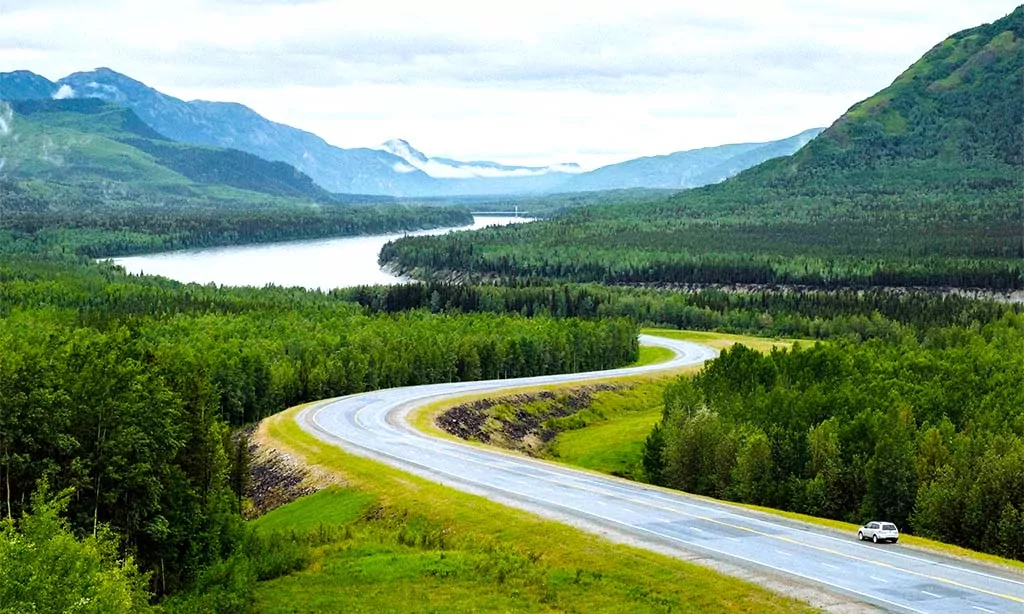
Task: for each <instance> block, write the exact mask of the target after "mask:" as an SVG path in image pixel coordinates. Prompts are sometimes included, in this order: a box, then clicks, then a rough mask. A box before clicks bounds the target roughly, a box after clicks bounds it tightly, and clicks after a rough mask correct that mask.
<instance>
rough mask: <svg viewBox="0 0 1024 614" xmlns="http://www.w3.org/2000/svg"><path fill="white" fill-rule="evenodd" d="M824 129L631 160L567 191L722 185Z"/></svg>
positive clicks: (575, 181)
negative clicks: (726, 180)
mask: <svg viewBox="0 0 1024 614" xmlns="http://www.w3.org/2000/svg"><path fill="white" fill-rule="evenodd" d="M822 130H823V129H822V128H812V129H810V130H805V131H803V132H801V133H800V134H797V135H795V136H791V137H789V138H785V139H782V140H778V141H769V142H766V143H738V144H733V145H719V146H717V147H704V148H702V149H692V150H688V151H677V152H675V153H671V154H667V155H664V156H650V157H645V158H636V159H634V160H627V161H626V162H620V163H618V164H612V165H609V166H604V167H601V168H598V169H595V170H592V171H590V172H588V173H583V174H581V175H577V176H575V177H573V178H571V179H569V180H568V182H566V184H565V185H564V186H563V190H564V191H567V192H569V191H572V192H581V191H596V190H613V189H623V188H675V189H683V188H695V187H698V186H702V185H707V184H711V183H718V182H719V181H722V180H724V179H728V178H729V177H732V176H733V175H735V174H737V173H739V172H740V171H743V170H745V169H748V168H750V167H752V166H755V165H757V164H760V163H761V162H764V161H765V160H769V159H771V158H777V157H779V156H788V155H790V154H792V153H793V152H795V151H797V150H799V149H800V148H801V147H803V146H804V145H806V144H807V143H808V142H810V141H811V139H813V138H814V137H815V136H817V135H818V134H819V133H820V132H821V131H822Z"/></svg>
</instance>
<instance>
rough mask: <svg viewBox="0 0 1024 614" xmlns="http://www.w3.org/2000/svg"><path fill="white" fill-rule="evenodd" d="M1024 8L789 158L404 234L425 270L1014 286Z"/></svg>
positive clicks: (406, 259)
mask: <svg viewBox="0 0 1024 614" xmlns="http://www.w3.org/2000/svg"><path fill="white" fill-rule="evenodd" d="M1022 37H1024V7H1021V8H1018V9H1017V10H1015V11H1014V12H1013V13H1012V14H1010V15H1008V16H1007V17H1004V18H1003V19H1000V20H999V21H997V22H994V23H992V24H986V25H983V26H980V27H977V28H973V29H970V30H965V31H963V32H960V33H958V34H956V35H954V36H952V37H950V38H949V39H947V40H945V41H943V42H942V43H941V44H939V45H937V46H936V47H935V48H933V49H932V50H931V51H929V52H928V53H927V54H926V55H925V56H924V57H922V59H921V60H920V61H918V62H916V63H915V64H914V65H913V66H911V67H910V68H908V69H907V70H906V71H905V72H904V73H903V74H902V75H900V76H899V77H898V78H897V79H896V80H895V81H894V82H893V84H892V85H891V86H890V87H888V88H886V89H884V90H882V91H881V92H879V93H878V94H876V95H875V96H872V97H870V98H869V99H867V100H865V101H863V102H860V103H858V104H856V105H854V106H853V107H852V108H851V109H850V110H849V111H848V112H847V113H846V114H844V115H843V116H842V117H841V118H840V119H839V120H837V121H836V122H835V123H834V124H833V125H832V126H831V127H830V128H829V129H827V130H826V131H825V132H823V133H822V134H821V135H819V136H818V137H817V138H816V139H814V140H813V141H811V143H809V144H808V145H807V146H806V147H804V148H803V149H801V150H800V151H799V152H797V153H796V154H795V155H793V156H791V157H783V158H776V159H773V160H769V161H767V162H765V163H763V164H761V165H759V166H757V167H754V168H752V169H750V170H747V171H745V172H743V173H740V174H739V175H738V176H736V177H735V178H733V179H731V180H728V181H725V182H723V183H722V184H719V185H714V186H707V187H703V188H698V189H694V190H690V191H687V192H683V193H680V194H678V195H675V196H672V197H669V198H667V199H665V200H662V201H660V202H650V203H629V204H621V205H619V204H610V205H605V206H600V207H592V208H588V209H587V210H585V211H576V212H572V213H569V214H567V215H566V216H564V217H562V218H559V219H556V220H553V221H550V222H545V223H538V224H529V225H524V226H520V227H516V228H504V229H492V230H486V231H483V232H479V233H476V234H474V235H472V236H465V235H463V236H452V237H444V238H430V239H420V238H415V239H407V240H402V241H400V242H397V243H396V244H393V245H391V246H388V247H387V248H385V253H384V254H383V255H382V257H383V258H384V259H386V260H387V261H390V262H391V263H392V264H394V265H395V266H397V268H398V269H399V270H402V271H406V272H413V273H417V274H419V275H423V276H431V275H439V274H441V275H450V274H452V273H453V272H455V274H457V275H459V276H462V275H464V274H465V272H466V271H474V275H478V276H486V277H499V278H512V277H515V278H523V277H538V276H539V277H547V278H555V279H562V280H574V281H602V282H606V283H644V284H651V283H654V284H658V283H668V284H683V283H764V284H809V285H815V286H826V287H834V286H848V285H854V286H864V285H898V286H918V285H923V286H980V287H987V288H1001V289H1010V288H1019V287H1021V284H1022V280H1021V271H1022V268H1021V261H1022V259H1024V246H1022V237H1021V234H1020V228H1021V223H1022V220H1021V208H1020V198H1021V194H1022V191H1024V174H1022V173H1021V153H1020V149H1019V143H1020V142H1021V141H1022V133H1021V130H1022V128H1021V127H1022V125H1024V96H1021V95H1020V92H1021V91H1024V87H1022V73H1024V53H1022V45H1024V43H1022Z"/></svg>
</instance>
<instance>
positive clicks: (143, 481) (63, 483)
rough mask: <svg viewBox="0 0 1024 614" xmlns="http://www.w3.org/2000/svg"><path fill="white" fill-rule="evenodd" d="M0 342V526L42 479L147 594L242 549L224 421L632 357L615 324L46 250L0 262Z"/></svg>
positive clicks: (72, 520)
mask: <svg viewBox="0 0 1024 614" xmlns="http://www.w3.org/2000/svg"><path fill="white" fill-rule="evenodd" d="M0 347H3V350H4V351H3V352H2V353H0V515H2V516H3V517H5V518H18V517H21V516H22V515H23V514H24V513H26V511H28V510H29V503H30V501H31V499H32V492H33V491H34V490H35V489H36V488H37V487H38V486H39V485H40V484H45V485H46V488H48V490H49V492H52V493H60V492H64V491H65V489H71V490H70V491H69V492H70V493H71V494H70V495H67V496H64V498H63V499H62V501H63V503H61V506H62V508H63V517H64V518H65V519H66V521H67V523H68V527H69V530H70V531H71V532H72V533H73V534H77V535H84V534H93V533H95V532H96V531H97V530H98V529H99V528H102V527H108V528H109V530H110V531H112V532H113V534H114V535H116V536H117V538H118V539H119V544H120V545H119V548H120V550H119V551H120V552H128V553H131V554H133V555H134V560H135V562H136V564H137V565H138V568H139V569H141V570H142V571H144V572H146V573H149V574H150V588H151V589H152V590H155V591H156V592H158V593H170V592H174V591H177V590H179V589H180V588H182V587H184V586H187V585H188V584H189V583H190V582H191V581H192V580H193V579H194V578H195V577H196V576H197V574H199V572H200V570H201V569H203V568H204V567H205V566H207V565H210V564H212V563H214V562H216V561H217V560H219V559H221V558H223V557H226V556H229V555H230V554H231V552H232V549H233V548H234V547H235V546H236V545H237V544H238V543H239V542H238V540H239V539H241V537H240V533H239V531H241V527H240V524H239V516H238V512H239V487H240V486H239V485H240V480H241V475H240V472H241V467H242V465H243V464H244V462H243V461H244V458H243V456H244V455H243V454H241V453H240V450H243V449H244V446H243V447H241V448H240V447H239V445H240V444H237V443H236V442H234V441H233V440H232V438H231V427H233V426H238V425H242V424H244V423H248V422H252V421H255V420H258V419H260V418H262V417H265V416H267V415H269V414H271V413H273V412H276V411H279V410H281V409H284V408H285V407H288V406H291V405H295V404H297V403H302V402H305V401H309V400H314V399H320V398H325V397H330V396H334V395H340V394H348V393H353V392H359V391H364V390H371V389H376V388H381V387H386V386H402V385H410V384H419V383H427V382H439V381H456V380H464V379H478V378H484V377H486V378H502V377H521V376H527V375H535V374H541V373H553V372H563V371H572V370H589V369H603V368H607V367H613V366H618V365H621V364H624V363H628V362H629V361H631V360H634V359H635V357H636V353H637V345H636V326H635V325H634V324H633V323H632V322H630V321H628V320H625V319H602V320H579V319H553V318H545V317H535V318H525V317H522V316H519V315H498V314H452V315H446V314H432V313H429V312H428V311H426V310H417V311H406V312H402V313H397V314H383V313H382V314H373V313H369V312H368V311H367V310H365V309H364V308H362V307H361V306H359V305H357V304H355V303H350V302H345V301H341V300H339V299H338V298H337V297H332V296H329V295H325V294H321V293H317V292H306V291H303V290H298V289H280V288H265V289H259V290H257V289H237V290H233V289H218V288H215V287H213V286H196V285H188V286H185V285H181V284H177V283H174V282H170V281H167V280H162V279H158V278H135V277H128V276H125V275H124V274H123V273H121V272H119V271H117V270H116V269H113V268H111V267H110V266H108V265H98V264H89V263H84V262H72V261H69V260H66V259H60V258H57V257H54V256H52V255H50V256H24V255H22V256H6V257H3V258H2V260H0ZM47 505H49V504H48V503H46V502H43V503H42V504H40V506H38V507H39V508H40V509H39V510H37V512H38V513H41V514H43V515H45V514H46V513H47V512H46V510H48V509H51V508H49V507H47ZM5 530H8V531H9V529H5ZM0 584H3V582H0ZM0 592H2V590H0Z"/></svg>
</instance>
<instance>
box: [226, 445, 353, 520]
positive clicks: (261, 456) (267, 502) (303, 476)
mask: <svg viewBox="0 0 1024 614" xmlns="http://www.w3.org/2000/svg"><path fill="white" fill-rule="evenodd" d="M245 435H246V436H247V437H248V440H249V471H248V481H247V483H246V487H245V500H246V505H244V506H243V510H242V515H243V516H244V517H245V518H246V519H247V520H251V519H253V518H257V517H259V516H262V515H263V514H266V513H267V512H269V511H270V510H273V509H276V508H278V507H281V506H282V505H284V504H286V503H291V502H292V501H294V500H296V499H298V498H299V497H303V496H305V495H309V494H313V493H315V492H317V491H318V490H321V489H323V488H326V487H327V486H330V485H332V484H342V483H343V482H342V480H341V479H339V478H338V476H336V475H334V474H331V473H327V472H325V471H321V470H319V469H317V468H316V467H310V466H308V465H306V464H304V463H303V462H302V461H301V460H299V459H298V458H297V457H295V456H293V455H292V454H290V453H288V452H287V451H284V450H279V449H277V448H275V447H274V446H273V445H272V444H271V443H270V439H269V438H268V437H267V436H266V429H264V428H260V427H259V426H257V427H250V428H248V429H246V430H245Z"/></svg>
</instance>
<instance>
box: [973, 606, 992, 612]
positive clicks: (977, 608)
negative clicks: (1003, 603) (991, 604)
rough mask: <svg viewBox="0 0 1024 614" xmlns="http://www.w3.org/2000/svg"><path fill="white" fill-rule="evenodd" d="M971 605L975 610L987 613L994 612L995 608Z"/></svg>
mask: <svg viewBox="0 0 1024 614" xmlns="http://www.w3.org/2000/svg"><path fill="white" fill-rule="evenodd" d="M971 607H972V608H974V609H975V610H979V611H981V612H988V613H989V614H996V611H995V610H990V609H988V608H983V607H981V606H980V605H972V606H971Z"/></svg>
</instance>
